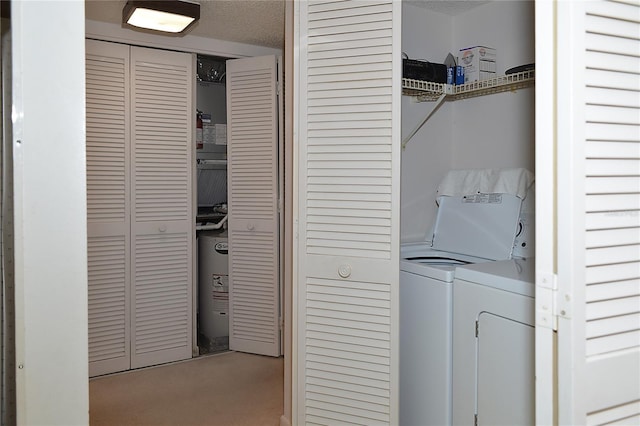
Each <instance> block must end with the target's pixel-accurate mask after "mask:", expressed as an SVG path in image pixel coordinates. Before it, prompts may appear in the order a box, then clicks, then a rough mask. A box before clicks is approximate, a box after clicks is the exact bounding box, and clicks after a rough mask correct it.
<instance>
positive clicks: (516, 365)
mask: <svg viewBox="0 0 640 426" xmlns="http://www.w3.org/2000/svg"><path fill="white" fill-rule="evenodd" d="M534 266H535V263H534V259H533V258H531V259H526V260H525V259H514V260H505V261H500V262H489V263H483V264H476V265H469V266H463V267H460V268H458V269H457V270H456V273H455V275H456V277H455V281H454V284H453V347H454V348H455V349H454V351H453V424H454V425H472V424H477V425H495V426H497V425H509V426H516V425H533V424H534V423H535V377H534V374H535V364H534V355H535V354H534V343H535V332H534V315H535V314H534V309H535V301H534V293H535V287H534V271H535V267H534Z"/></svg>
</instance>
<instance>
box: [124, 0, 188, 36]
mask: <svg viewBox="0 0 640 426" xmlns="http://www.w3.org/2000/svg"><path fill="white" fill-rule="evenodd" d="M198 19H200V4H199V3H196V2H193V1H188V0H128V1H127V3H126V4H125V6H124V9H122V22H123V23H125V24H127V25H131V26H134V27H138V28H145V29H149V30H155V31H162V32H168V33H174V34H177V33H181V32H183V31H185V30H186V29H187V28H189V27H190V26H191V25H193V24H194V23H195V22H196V21H197V20H198Z"/></svg>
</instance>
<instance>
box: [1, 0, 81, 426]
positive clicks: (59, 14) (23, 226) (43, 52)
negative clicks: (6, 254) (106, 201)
mask: <svg viewBox="0 0 640 426" xmlns="http://www.w3.org/2000/svg"><path fill="white" fill-rule="evenodd" d="M11 15H12V16H11V25H12V29H11V31H12V39H13V40H12V41H13V43H12V52H13V72H12V76H13V83H12V87H13V92H12V95H13V107H12V108H13V117H12V119H13V123H14V127H13V129H14V134H13V141H12V143H13V149H14V156H13V161H14V166H15V168H14V176H15V184H14V194H15V277H16V279H15V284H16V365H17V371H16V387H17V391H16V400H17V403H16V405H17V424H58V425H63V424H65V425H81V424H88V423H89V372H88V369H89V365H88V364H89V363H88V351H87V348H88V332H87V211H86V171H85V170H86V166H85V164H86V150H85V124H86V123H85V121H86V120H85V45H84V42H85V39H84V3H83V2H78V1H66V2H51V1H47V2H28V1H26V2H25V1H15V0H14V1H12V2H11ZM43 64H46V76H44V77H43V68H42V67H43Z"/></svg>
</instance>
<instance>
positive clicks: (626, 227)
mask: <svg viewBox="0 0 640 426" xmlns="http://www.w3.org/2000/svg"><path fill="white" fill-rule="evenodd" d="M557 22H559V23H560V22H561V23H562V25H563V29H562V31H558V33H557V34H558V55H559V58H558V68H557V75H558V81H559V82H562V83H561V84H559V85H558V89H557V90H558V109H557V111H558V117H557V118H558V123H559V124H558V141H557V146H558V165H559V171H558V193H557V194H558V223H557V226H558V228H557V229H558V235H557V247H558V272H557V276H558V292H559V294H558V311H559V315H560V316H559V319H558V373H557V374H558V394H559V410H558V413H559V422H560V424H590V425H595V424H613V423H616V424H638V423H639V422H640V37H639V35H640V4H639V3H638V2H637V1H630V2H617V1H615V2H614V1H590V2H560V3H558V20H557ZM567 75H570V76H571V78H570V79H566V78H565V77H566V76H567ZM538 355H539V356H540V355H545V354H538Z"/></svg>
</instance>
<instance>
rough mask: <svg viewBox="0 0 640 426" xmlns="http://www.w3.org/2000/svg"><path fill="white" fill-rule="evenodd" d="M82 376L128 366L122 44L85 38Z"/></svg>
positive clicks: (125, 58) (125, 59)
mask: <svg viewBox="0 0 640 426" xmlns="http://www.w3.org/2000/svg"><path fill="white" fill-rule="evenodd" d="M86 91H87V98H86V99H87V254H88V279H89V289H88V290H89V301H88V303H89V305H88V313H89V375H90V376H97V375H101V374H107V373H113V372H116V371H123V370H128V369H129V368H130V345H129V340H130V311H129V309H130V303H129V300H130V299H129V298H130V288H129V286H130V276H131V265H130V262H131V261H130V258H131V252H130V240H131V231H130V220H131V219H130V189H129V149H130V147H129V123H130V119H129V111H130V110H129V46H126V45H123V44H117V43H106V42H101V41H95V40H87V42H86Z"/></svg>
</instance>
